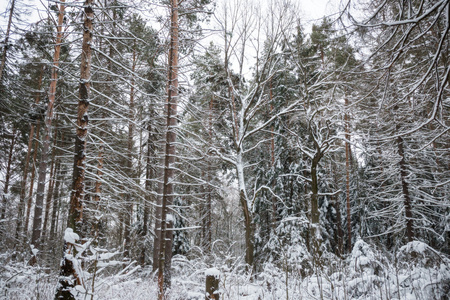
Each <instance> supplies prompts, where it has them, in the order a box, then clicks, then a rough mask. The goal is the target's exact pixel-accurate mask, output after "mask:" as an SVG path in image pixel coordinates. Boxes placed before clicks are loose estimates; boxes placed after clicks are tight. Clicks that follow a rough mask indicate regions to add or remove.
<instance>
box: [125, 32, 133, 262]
mask: <svg viewBox="0 0 450 300" xmlns="http://www.w3.org/2000/svg"><path fill="white" fill-rule="evenodd" d="M135 69H136V41H134V46H133V62H132V66H131V72H132V74H131V89H130V103H129V107H128V142H127V147H128V157H127V172H128V174H130V175H131V174H133V173H134V172H133V131H134V83H135V80H134V72H135ZM131 177H133V176H131ZM132 216H133V201H132V197H131V187H128V190H127V191H126V203H125V218H124V219H125V220H124V221H125V222H124V223H125V224H124V227H125V229H124V233H123V238H124V256H125V257H129V255H130V253H129V251H130V246H131V245H130V244H131V237H130V229H131V222H132Z"/></svg>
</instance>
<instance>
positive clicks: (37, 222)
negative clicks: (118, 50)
mask: <svg viewBox="0 0 450 300" xmlns="http://www.w3.org/2000/svg"><path fill="white" fill-rule="evenodd" d="M64 10H65V0H62V1H61V4H60V5H59V12H58V24H57V27H56V32H57V33H56V40H55V52H54V54H53V66H52V75H51V80H50V88H49V92H48V100H49V101H48V105H47V115H46V118H45V137H44V141H43V147H42V150H41V160H40V162H39V173H38V186H37V192H36V203H35V206H34V218H33V231H32V236H31V244H32V245H34V246H35V247H36V248H38V247H39V242H40V237H41V226H42V210H43V204H44V203H43V202H44V190H45V183H46V182H45V181H46V177H47V159H48V153H49V150H50V137H51V127H52V119H53V107H54V104H55V98H56V83H57V81H58V69H59V56H60V53H61V43H62V38H63V31H62V26H63V21H64Z"/></svg>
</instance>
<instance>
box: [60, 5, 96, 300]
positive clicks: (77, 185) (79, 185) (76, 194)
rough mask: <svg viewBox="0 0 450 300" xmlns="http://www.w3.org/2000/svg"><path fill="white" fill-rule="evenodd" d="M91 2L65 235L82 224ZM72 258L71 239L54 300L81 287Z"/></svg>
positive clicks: (86, 13)
mask: <svg viewBox="0 0 450 300" xmlns="http://www.w3.org/2000/svg"><path fill="white" fill-rule="evenodd" d="M93 5H94V0H86V1H85V2H84V5H83V7H84V23H83V29H84V30H83V42H82V52H81V67H80V69H81V70H80V88H79V97H80V98H79V101H78V112H77V130H76V136H75V155H74V165H73V176H72V180H73V182H72V193H71V196H70V206H69V216H68V221H67V227H68V228H67V229H66V234H67V233H68V234H70V232H71V231H73V232H74V233H79V232H80V231H81V230H82V225H83V203H82V202H83V198H84V177H85V168H86V162H85V160H86V137H87V130H88V128H87V125H88V115H87V110H88V107H89V101H90V89H91V85H90V79H91V58H92V51H91V41H92V30H93V25H92V23H93V20H94V10H93ZM75 255H76V248H75V247H74V245H73V240H71V239H65V240H64V257H63V259H62V262H61V269H60V279H59V286H58V288H57V291H56V295H55V299H75V298H74V295H73V294H72V293H71V289H72V288H73V287H75V285H80V284H81V278H80V276H79V274H77V272H76V271H75V268H74V263H73V257H75Z"/></svg>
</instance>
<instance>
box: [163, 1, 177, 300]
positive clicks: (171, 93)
mask: <svg viewBox="0 0 450 300" xmlns="http://www.w3.org/2000/svg"><path fill="white" fill-rule="evenodd" d="M170 9H171V21H170V24H171V26H170V49H169V72H168V87H167V94H168V97H167V125H166V126H167V131H166V147H165V159H164V186H163V197H162V203H161V238H160V246H159V247H160V249H159V266H158V287H159V289H158V300H163V299H164V294H165V291H166V289H167V288H168V287H169V286H170V280H171V274H170V268H171V259H172V239H173V233H172V231H171V230H170V229H171V228H172V227H173V215H170V214H169V212H170V211H169V209H170V207H171V206H172V204H173V191H174V185H173V183H172V180H173V175H174V169H173V166H174V164H175V150H176V149H175V142H176V127H177V101H178V46H179V45H178V0H171V5H170ZM169 215H170V216H171V217H170V218H168V216H169Z"/></svg>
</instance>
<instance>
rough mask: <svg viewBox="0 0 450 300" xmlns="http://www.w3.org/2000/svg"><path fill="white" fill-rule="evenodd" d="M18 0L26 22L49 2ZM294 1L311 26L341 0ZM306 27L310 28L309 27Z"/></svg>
mask: <svg viewBox="0 0 450 300" xmlns="http://www.w3.org/2000/svg"><path fill="white" fill-rule="evenodd" d="M10 2H11V0H0V14H1V15H0V26H1V27H2V31H4V30H5V24H6V21H7V17H8V13H7V12H6V9H7V7H8V6H9V4H10ZM16 2H17V3H19V4H20V5H19V6H21V7H24V5H23V4H25V7H27V8H29V9H30V10H31V11H32V12H34V13H32V16H23V17H22V21H24V22H26V21H29V20H37V18H38V16H37V14H36V9H33V7H39V6H41V7H42V4H43V3H47V1H45V0H43V1H41V0H16ZM77 2H78V1H77ZM79 2H81V1H79ZM259 2H261V3H264V2H267V0H259ZM292 2H294V3H297V4H298V5H299V6H300V8H301V12H300V16H301V17H302V18H303V21H304V24H305V27H310V26H308V23H309V22H311V21H313V20H317V19H320V18H321V17H323V16H324V15H329V14H332V13H333V12H336V10H337V7H338V6H339V3H340V0H292ZM305 29H307V30H308V28H305Z"/></svg>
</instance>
